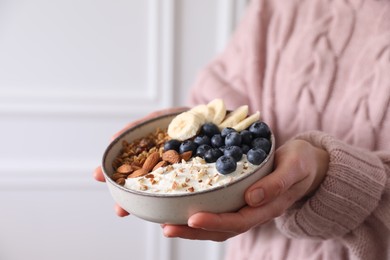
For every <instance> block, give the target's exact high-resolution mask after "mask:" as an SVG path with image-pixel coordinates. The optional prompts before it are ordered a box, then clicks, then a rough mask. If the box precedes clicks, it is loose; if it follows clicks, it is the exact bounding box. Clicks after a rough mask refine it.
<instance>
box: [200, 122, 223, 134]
mask: <svg viewBox="0 0 390 260" xmlns="http://www.w3.org/2000/svg"><path fill="white" fill-rule="evenodd" d="M201 133H202V134H204V135H207V136H208V137H212V136H213V135H216V134H219V133H220V132H219V128H218V126H217V125H215V124H213V123H206V124H204V125H202V128H201Z"/></svg>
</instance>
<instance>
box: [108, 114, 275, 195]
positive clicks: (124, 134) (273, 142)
mask: <svg viewBox="0 0 390 260" xmlns="http://www.w3.org/2000/svg"><path fill="white" fill-rule="evenodd" d="M179 113H181V112H174V113H168V114H164V115H161V116H158V117H154V118H151V119H147V120H145V121H143V122H141V123H139V124H137V125H135V126H132V127H130V128H128V129H126V131H124V132H123V133H121V134H120V135H118V136H117V137H116V138H115V139H114V140H113V141H112V142H111V143H110V144H109V145H108V146H107V148H106V149H105V151H104V154H103V158H102V166H101V167H102V171H103V175H104V177H105V180H106V181H109V182H110V183H111V184H112V185H114V186H115V187H116V188H119V189H121V190H123V191H125V192H128V193H133V194H137V195H142V196H147V197H158V198H166V197H167V198H168V197H169V198H176V197H187V196H196V195H199V194H204V193H209V192H214V191H216V190H220V189H225V188H227V187H229V186H232V185H233V184H237V183H239V182H241V181H243V180H245V179H246V178H248V177H250V176H251V175H253V174H254V173H255V172H256V171H258V170H259V169H260V168H262V167H263V165H264V164H266V163H267V162H268V161H269V159H270V158H271V156H273V154H274V152H275V137H274V135H273V133H272V131H271V137H270V139H271V149H270V152H269V153H268V154H267V157H266V158H265V159H264V161H263V162H262V163H261V164H259V165H258V167H257V168H256V169H255V170H253V171H252V172H250V173H248V174H245V175H244V176H241V177H240V178H238V179H236V180H234V181H233V182H229V183H227V184H225V185H221V186H216V187H213V188H210V189H206V190H202V191H196V192H188V193H187V192H186V193H149V192H143V191H138V190H133V189H128V188H126V187H124V186H122V185H119V184H117V183H116V182H115V181H113V180H112V179H111V177H110V176H109V175H108V174H107V172H106V167H105V162H106V159H107V156H108V153H109V152H110V150H111V148H112V147H113V146H114V145H116V144H117V143H118V142H122V138H123V137H124V136H126V135H127V134H128V133H129V132H131V131H134V130H135V129H137V128H140V127H142V126H144V125H146V124H149V123H151V122H154V121H157V120H160V119H163V118H166V117H172V116H175V115H177V114H179Z"/></svg>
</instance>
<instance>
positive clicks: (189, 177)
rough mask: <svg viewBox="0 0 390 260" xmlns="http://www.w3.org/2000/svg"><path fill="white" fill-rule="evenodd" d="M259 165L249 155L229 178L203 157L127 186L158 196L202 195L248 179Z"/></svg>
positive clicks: (160, 171) (167, 167) (157, 170)
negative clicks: (203, 192)
mask: <svg viewBox="0 0 390 260" xmlns="http://www.w3.org/2000/svg"><path fill="white" fill-rule="evenodd" d="M257 167H258V165H253V164H251V163H249V162H248V160H247V159H246V156H245V155H243V157H242V159H241V160H240V161H239V162H237V169H236V170H235V171H234V172H232V173H229V174H227V175H223V174H220V173H219V172H218V171H217V170H216V168H215V163H206V162H205V160H204V159H202V158H200V157H194V158H192V159H191V160H189V161H187V162H186V161H184V160H183V161H182V162H180V163H175V164H172V165H168V166H166V167H160V168H158V169H156V170H154V171H152V172H150V173H148V174H147V175H144V176H142V177H138V178H127V179H126V183H125V184H124V186H125V187H126V188H128V189H131V190H138V191H142V192H147V193H154V194H180V193H192V192H199V191H204V190H208V189H213V188H216V187H219V186H225V185H228V184H229V183H231V182H233V181H235V180H237V179H240V178H242V177H244V176H245V175H246V174H248V173H250V172H252V171H253V170H254V169H256V168H257Z"/></svg>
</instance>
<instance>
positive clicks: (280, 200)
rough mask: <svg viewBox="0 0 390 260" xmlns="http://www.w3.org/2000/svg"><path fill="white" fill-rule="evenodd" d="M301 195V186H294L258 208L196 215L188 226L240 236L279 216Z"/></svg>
mask: <svg viewBox="0 0 390 260" xmlns="http://www.w3.org/2000/svg"><path fill="white" fill-rule="evenodd" d="M301 193H302V187H301V185H300V184H299V185H294V186H293V187H292V188H291V189H290V190H288V191H286V192H285V193H283V194H282V195H281V196H279V197H277V198H276V199H274V200H272V201H271V202H269V203H267V204H264V205H262V206H260V207H249V206H246V207H244V208H242V209H241V210H239V211H238V212H235V213H223V214H212V213H203V212H202V213H196V214H194V215H193V216H191V217H190V219H189V221H188V225H189V226H190V227H193V228H198V229H203V230H208V231H214V232H228V233H231V234H236V235H237V234H241V233H244V232H246V231H248V230H249V229H251V228H253V227H256V226H258V225H262V224H264V223H266V222H268V221H270V220H272V219H274V218H276V217H279V216H281V215H282V214H283V213H284V211H285V210H286V209H288V208H289V207H291V205H293V203H295V201H296V200H297V198H299V197H301V195H302V194H301Z"/></svg>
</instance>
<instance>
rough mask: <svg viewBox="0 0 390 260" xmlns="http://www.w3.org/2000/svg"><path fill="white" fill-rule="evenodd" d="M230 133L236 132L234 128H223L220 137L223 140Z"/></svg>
mask: <svg viewBox="0 0 390 260" xmlns="http://www.w3.org/2000/svg"><path fill="white" fill-rule="evenodd" d="M232 132H237V131H236V129H234V128H231V127H225V128H224V129H222V131H221V135H222V137H223V138H225V137H226V136H227V135H228V134H230V133H232Z"/></svg>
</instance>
